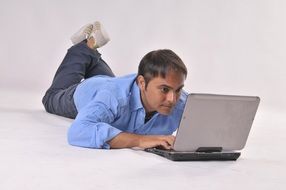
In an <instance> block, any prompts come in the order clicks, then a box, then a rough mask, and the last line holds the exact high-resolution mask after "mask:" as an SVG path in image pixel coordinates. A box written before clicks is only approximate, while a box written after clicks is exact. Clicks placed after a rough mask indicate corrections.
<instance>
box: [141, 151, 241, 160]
mask: <svg viewBox="0 0 286 190" xmlns="http://www.w3.org/2000/svg"><path fill="white" fill-rule="evenodd" d="M145 151H146V152H150V153H154V154H157V155H159V156H162V157H165V158H167V159H169V160H172V161H235V160H237V159H238V158H239V156H240V152H179V151H174V150H161V149H157V148H147V149H145Z"/></svg>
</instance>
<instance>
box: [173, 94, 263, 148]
mask: <svg viewBox="0 0 286 190" xmlns="http://www.w3.org/2000/svg"><path fill="white" fill-rule="evenodd" d="M259 102H260V99H259V97H256V96H234V95H215V94H189V95H188V98H187V102H186V105H185V108H184V112H183V115H182V118H181V122H180V126H179V128H178V131H177V135H176V140H175V142H174V150H176V151H197V150H198V149H199V148H210V149H211V148H214V149H215V148H217V147H221V148H222V150H223V151H233V150H241V149H242V148H243V147H244V146H245V144H246V140H247V138H248V135H249V132H250V128H251V126H252V123H253V120H254V117H255V114H256V111H257V108H258V105H259Z"/></svg>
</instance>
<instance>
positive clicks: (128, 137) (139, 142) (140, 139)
mask: <svg viewBox="0 0 286 190" xmlns="http://www.w3.org/2000/svg"><path fill="white" fill-rule="evenodd" d="M174 140H175V137H174V136H172V135H168V136H165V135H137V134H132V133H125V132H122V133H119V134H118V135H117V136H115V137H114V138H113V139H111V140H110V141H108V144H109V145H110V148H133V147H139V148H144V149H145V148H152V147H157V146H161V147H163V148H164V149H171V148H172V146H173V143H174Z"/></svg>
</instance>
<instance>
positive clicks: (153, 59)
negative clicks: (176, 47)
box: [138, 49, 188, 87]
mask: <svg viewBox="0 0 286 190" xmlns="http://www.w3.org/2000/svg"><path fill="white" fill-rule="evenodd" d="M171 70H172V71H176V72H179V73H182V74H184V75H185V77H187V73H188V71H187V67H186V66H185V64H184V63H183V61H182V60H181V58H180V57H179V56H178V55H177V54H175V53H174V52H173V51H172V50H169V49H160V50H155V51H151V52H149V53H147V54H146V55H145V56H144V57H143V58H142V60H141V61H140V64H139V67H138V76H139V75H142V76H143V77H144V79H145V83H146V87H147V85H148V83H149V81H150V80H151V79H153V78H155V77H158V76H160V77H162V78H165V77H166V74H168V72H169V71H171Z"/></svg>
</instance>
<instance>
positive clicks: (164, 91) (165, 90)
mask: <svg viewBox="0 0 286 190" xmlns="http://www.w3.org/2000/svg"><path fill="white" fill-rule="evenodd" d="M161 91H162V92H163V93H164V94H166V93H168V92H169V88H164V87H163V88H161Z"/></svg>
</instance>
